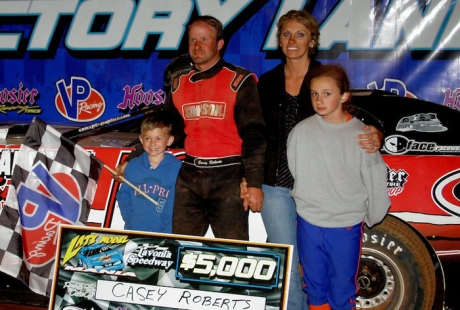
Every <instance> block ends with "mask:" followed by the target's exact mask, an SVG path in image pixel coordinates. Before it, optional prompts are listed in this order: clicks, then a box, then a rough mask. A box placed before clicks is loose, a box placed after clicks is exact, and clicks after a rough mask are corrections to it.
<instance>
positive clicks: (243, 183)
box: [240, 178, 249, 211]
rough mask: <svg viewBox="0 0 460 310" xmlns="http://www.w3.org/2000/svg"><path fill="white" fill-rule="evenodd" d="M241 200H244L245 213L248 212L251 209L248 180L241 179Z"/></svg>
mask: <svg viewBox="0 0 460 310" xmlns="http://www.w3.org/2000/svg"><path fill="white" fill-rule="evenodd" d="M240 198H241V199H243V208H244V211H247V210H248V208H249V205H248V198H249V192H248V183H247V182H246V178H243V179H241V182H240Z"/></svg>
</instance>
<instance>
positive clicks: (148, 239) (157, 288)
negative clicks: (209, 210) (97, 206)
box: [49, 225, 292, 310]
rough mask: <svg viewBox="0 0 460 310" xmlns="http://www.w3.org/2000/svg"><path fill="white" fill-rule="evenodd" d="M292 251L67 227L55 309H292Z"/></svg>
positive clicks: (281, 247) (53, 298) (58, 268)
mask: <svg viewBox="0 0 460 310" xmlns="http://www.w3.org/2000/svg"><path fill="white" fill-rule="evenodd" d="M291 253H292V247H291V246H287V245H280V244H270V243H253V242H244V241H236V240H225V239H210V238H200V237H188V236H182V235H169V234H155V233H144V232H134V231H120V230H113V229H106V228H91V227H80V226H69V225H62V226H61V227H60V232H59V239H58V245H57V251H56V269H55V276H54V281H53V288H52V294H51V299H50V306H49V309H54V310H65V309H66V310H79V309H81V310H97V309H100V310H109V309H115V310H131V309H132V310H147V309H148V310H153V309H155V310H157V309H190V310H206V309H210V310H217V309H219V310H222V309H225V310H243V309H249V310H264V309H286V304H287V295H288V294H287V292H288V283H289V274H290V269H291V255H292V254H291Z"/></svg>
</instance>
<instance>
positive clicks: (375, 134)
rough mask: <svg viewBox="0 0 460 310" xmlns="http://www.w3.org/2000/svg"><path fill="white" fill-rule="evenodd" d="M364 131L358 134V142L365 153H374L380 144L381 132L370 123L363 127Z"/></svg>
mask: <svg viewBox="0 0 460 310" xmlns="http://www.w3.org/2000/svg"><path fill="white" fill-rule="evenodd" d="M363 131H364V132H366V133H364V134H361V135H359V136H358V144H359V146H360V147H361V148H362V149H365V150H366V153H375V152H377V151H378V150H379V149H380V147H381V146H382V140H383V133H382V132H381V131H380V130H378V129H377V128H375V127H374V126H372V125H366V126H364V128H363Z"/></svg>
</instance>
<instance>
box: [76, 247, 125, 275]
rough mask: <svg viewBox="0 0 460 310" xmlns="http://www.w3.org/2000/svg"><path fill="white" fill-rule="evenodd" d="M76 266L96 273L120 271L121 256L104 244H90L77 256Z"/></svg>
mask: <svg viewBox="0 0 460 310" xmlns="http://www.w3.org/2000/svg"><path fill="white" fill-rule="evenodd" d="M77 257H78V265H79V266H82V267H83V268H85V269H86V268H94V269H96V270H97V271H99V270H102V269H105V270H122V269H123V267H124V266H125V265H124V263H123V254H122V253H121V251H120V250H115V249H113V248H112V247H111V246H109V245H106V244H92V245H88V246H84V247H82V248H81V250H80V251H79V252H78V254H77Z"/></svg>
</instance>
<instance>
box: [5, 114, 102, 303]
mask: <svg viewBox="0 0 460 310" xmlns="http://www.w3.org/2000/svg"><path fill="white" fill-rule="evenodd" d="M103 166H104V164H103V163H102V162H100V161H99V160H97V159H96V158H95V157H94V156H92V155H90V154H89V153H88V152H87V151H85V150H84V149H83V148H82V147H81V146H79V145H76V144H75V143H73V142H71V141H70V140H68V139H67V138H65V137H63V136H62V135H61V134H60V133H59V132H58V131H57V130H55V129H54V128H52V127H50V126H49V125H47V124H45V123H44V122H43V121H41V120H40V119H38V118H34V120H33V121H32V123H31V125H30V126H29V129H28V130H27V133H26V136H25V138H24V141H23V143H22V145H21V148H20V150H19V154H18V161H17V163H16V165H15V166H14V170H13V175H12V179H11V185H10V188H9V192H8V197H7V199H6V203H5V206H4V208H3V211H2V213H1V214H0V271H1V272H4V273H6V274H8V275H10V276H12V277H15V278H17V279H19V280H21V281H22V282H24V283H25V284H26V285H27V286H29V288H30V289H31V290H32V291H33V292H35V293H38V294H41V295H46V296H49V295H50V292H51V287H52V279H53V272H54V260H55V252H56V242H57V233H58V226H59V224H70V225H72V224H73V225H85V223H86V220H87V219H88V215H89V210H90V207H91V204H92V201H93V198H94V194H95V192H96V187H97V181H98V178H99V175H100V173H101V171H102V168H103Z"/></svg>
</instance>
